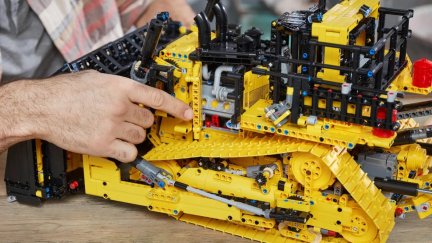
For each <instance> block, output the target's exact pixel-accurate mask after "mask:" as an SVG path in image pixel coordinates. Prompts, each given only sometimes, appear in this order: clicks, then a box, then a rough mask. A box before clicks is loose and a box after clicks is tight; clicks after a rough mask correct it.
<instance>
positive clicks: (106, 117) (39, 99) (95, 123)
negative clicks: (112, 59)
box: [0, 71, 193, 162]
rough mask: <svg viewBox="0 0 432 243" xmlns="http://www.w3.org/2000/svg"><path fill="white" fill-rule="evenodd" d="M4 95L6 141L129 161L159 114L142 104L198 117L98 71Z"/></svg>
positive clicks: (0, 95) (18, 86) (161, 95)
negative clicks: (35, 142) (43, 144)
mask: <svg viewBox="0 0 432 243" xmlns="http://www.w3.org/2000/svg"><path fill="white" fill-rule="evenodd" d="M7 86H10V87H7ZM0 91H1V92H0V104H2V106H3V105H5V102H6V105H7V106H9V107H8V108H6V109H4V108H5V107H2V108H0V122H1V123H0V139H1V138H5V140H4V141H6V140H9V143H16V142H18V141H16V140H17V139H18V140H21V141H22V140H25V139H29V138H40V139H43V140H46V141H49V142H51V143H54V144H56V145H57V146H59V147H62V148H64V149H66V150H69V151H73V152H77V153H82V154H90V155H95V156H101V157H111V158H115V159H117V160H120V161H123V162H129V161H132V160H134V159H135V158H136V156H137V149H136V147H135V145H134V144H139V143H142V142H143V141H144V140H145V138H146V132H145V128H148V127H150V126H151V125H152V124H153V122H154V117H153V114H152V113H151V112H150V111H149V110H148V109H146V108H142V107H140V106H138V105H137V104H143V105H144V106H146V107H151V108H154V109H158V110H163V111H165V112H168V113H169V114H171V115H174V116H175V117H178V118H180V119H183V120H190V119H192V116H193V114H192V110H191V109H190V108H189V107H188V106H187V105H186V104H185V103H183V102H181V101H179V100H177V99H175V98H174V97H172V96H170V95H169V94H167V93H165V92H163V91H161V90H158V89H155V88H152V87H149V86H146V85H142V84H139V83H137V82H135V81H133V80H130V79H127V78H123V77H119V76H114V75H108V74H101V73H98V72H96V71H85V72H79V73H74V74H66V75H60V76H56V77H53V78H49V79H45V80H39V81H36V80H35V81H18V82H15V83H12V84H10V85H6V87H4V88H3V87H2V88H1V90H0ZM6 92H7V93H6ZM7 110H10V112H8V111H7ZM3 120H5V121H3ZM4 125H6V126H4ZM7 125H9V126H10V127H7ZM2 132H3V134H2ZM4 135H6V136H4ZM11 138H12V140H11ZM13 138H15V139H13ZM20 138H21V139H20ZM2 140H3V139H2ZM2 145H3V147H5V146H10V145H11V144H9V145H8V144H6V145H5V144H4V142H3V143H2V142H1V141H0V149H1V147H2ZM3 149H5V148H3Z"/></svg>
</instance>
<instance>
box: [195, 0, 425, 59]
mask: <svg viewBox="0 0 432 243" xmlns="http://www.w3.org/2000/svg"><path fill="white" fill-rule="evenodd" d="M189 2H190V4H191V5H192V7H193V8H194V10H195V12H197V13H198V12H199V11H202V10H203V9H204V7H205V5H206V3H207V1H204V0H189ZM222 2H223V3H224V4H225V6H226V9H227V11H228V19H229V22H230V23H236V24H241V25H242V30H247V29H249V28H250V27H252V26H255V27H258V28H259V29H261V30H262V31H263V32H264V33H265V38H269V36H270V23H271V21H272V20H275V19H276V18H277V17H278V16H279V15H280V14H282V13H284V12H290V11H293V10H304V9H308V8H309V7H310V6H313V4H314V2H315V1H314V0H230V1H229V0H222ZM338 2H339V1H338V0H327V7H328V8H330V7H331V6H333V5H334V4H336V3H338ZM381 6H384V7H392V8H400V9H414V18H413V19H411V20H410V27H411V29H412V31H413V36H412V38H411V40H410V41H409V43H408V54H409V56H410V57H411V59H412V60H413V61H415V60H417V59H420V58H422V57H426V58H428V59H432V27H431V25H432V1H431V0H410V1H407V0H381Z"/></svg>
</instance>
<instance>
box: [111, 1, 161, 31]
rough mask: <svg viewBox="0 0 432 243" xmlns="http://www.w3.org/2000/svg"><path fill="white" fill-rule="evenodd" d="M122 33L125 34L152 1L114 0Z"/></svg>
mask: <svg viewBox="0 0 432 243" xmlns="http://www.w3.org/2000/svg"><path fill="white" fill-rule="evenodd" d="M116 2H117V7H118V11H119V14H120V20H121V24H122V28H123V31H124V32H125V33H126V32H127V31H128V30H129V29H130V28H131V27H132V26H134V25H135V22H136V21H137V20H138V19H139V18H140V17H141V15H142V14H143V13H144V12H145V10H146V9H147V7H148V6H149V5H150V3H151V2H153V0H136V1H134V0H116Z"/></svg>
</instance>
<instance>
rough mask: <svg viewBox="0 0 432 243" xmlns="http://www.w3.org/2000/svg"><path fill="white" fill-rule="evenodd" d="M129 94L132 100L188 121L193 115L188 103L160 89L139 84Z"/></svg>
mask: <svg viewBox="0 0 432 243" xmlns="http://www.w3.org/2000/svg"><path fill="white" fill-rule="evenodd" d="M128 96H129V99H130V100H131V101H132V102H135V103H140V104H143V105H145V106H148V107H151V108H154V109H157V110H162V111H165V112H167V113H169V114H171V115H173V116H175V117H177V118H180V119H182V120H186V121H187V120H190V119H192V117H193V112H192V109H191V108H190V107H189V106H188V105H186V104H185V103H184V102H182V101H180V100H178V99H176V98H174V97H172V96H171V95H169V94H168V93H166V92H164V91H162V90H160V89H156V88H153V87H150V86H147V85H143V84H137V85H134V88H133V89H132V90H131V91H130V92H129V95H128Z"/></svg>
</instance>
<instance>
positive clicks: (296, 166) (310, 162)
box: [290, 152, 335, 190]
mask: <svg viewBox="0 0 432 243" xmlns="http://www.w3.org/2000/svg"><path fill="white" fill-rule="evenodd" d="M290 163H291V166H290V168H291V172H292V173H293V175H294V177H295V179H296V180H297V181H298V182H299V183H300V184H302V185H303V186H305V184H306V183H308V184H310V187H311V189H314V190H318V189H321V190H324V189H327V188H328V187H329V186H330V185H332V184H333V183H334V181H335V177H334V176H333V174H332V172H331V171H330V170H329V169H328V167H327V166H326V165H325V164H324V162H323V161H322V160H321V158H319V157H317V156H315V155H313V154H310V153H304V152H296V153H293V154H292V157H291V159H290Z"/></svg>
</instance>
